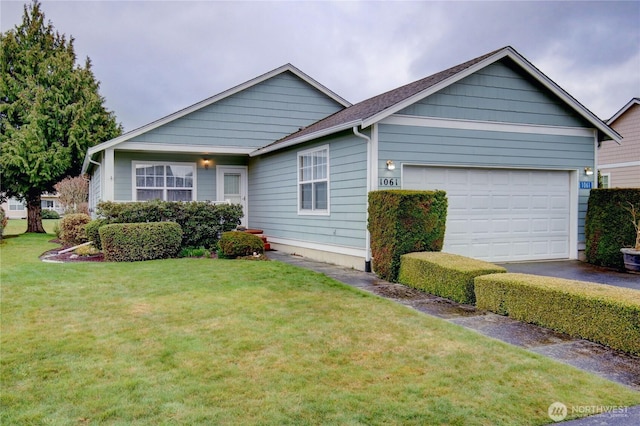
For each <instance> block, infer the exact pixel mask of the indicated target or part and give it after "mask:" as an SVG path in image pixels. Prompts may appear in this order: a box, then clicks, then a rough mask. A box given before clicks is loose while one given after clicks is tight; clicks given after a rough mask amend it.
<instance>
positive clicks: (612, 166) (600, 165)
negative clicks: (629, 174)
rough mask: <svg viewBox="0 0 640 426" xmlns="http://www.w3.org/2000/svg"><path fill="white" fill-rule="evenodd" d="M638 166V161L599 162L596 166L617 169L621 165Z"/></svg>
mask: <svg viewBox="0 0 640 426" xmlns="http://www.w3.org/2000/svg"><path fill="white" fill-rule="evenodd" d="M634 166H640V161H627V162H626V163H611V164H599V165H598V168H599V169H600V170H602V169H618V168H622V167H634Z"/></svg>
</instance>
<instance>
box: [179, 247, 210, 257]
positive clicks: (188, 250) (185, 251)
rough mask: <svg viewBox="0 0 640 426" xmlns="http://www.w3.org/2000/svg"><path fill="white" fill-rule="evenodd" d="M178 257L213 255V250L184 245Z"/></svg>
mask: <svg viewBox="0 0 640 426" xmlns="http://www.w3.org/2000/svg"><path fill="white" fill-rule="evenodd" d="M178 257H211V252H210V251H209V250H208V249H206V248H204V247H184V248H182V249H180V252H179V253H178Z"/></svg>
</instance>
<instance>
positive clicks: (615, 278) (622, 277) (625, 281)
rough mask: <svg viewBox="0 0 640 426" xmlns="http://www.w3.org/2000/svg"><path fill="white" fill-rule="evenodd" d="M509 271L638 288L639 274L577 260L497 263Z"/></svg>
mask: <svg viewBox="0 0 640 426" xmlns="http://www.w3.org/2000/svg"><path fill="white" fill-rule="evenodd" d="M499 265H500V266H503V267H505V268H506V269H507V271H509V272H517V273H521V274H532V275H546V276H550V277H559V278H567V279H570V280H578V281H590V282H594V283H600V284H609V285H614V286H618V287H627V288H633V289H635V290H640V274H627V273H624V272H617V271H615V270H612V269H608V268H603V267H599V266H594V265H591V264H589V263H586V262H581V261H579V260H557V261H543V262H513V263H499Z"/></svg>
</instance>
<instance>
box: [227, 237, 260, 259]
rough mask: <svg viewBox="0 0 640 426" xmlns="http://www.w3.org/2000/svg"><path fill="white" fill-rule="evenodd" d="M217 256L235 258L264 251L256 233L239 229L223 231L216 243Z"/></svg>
mask: <svg viewBox="0 0 640 426" xmlns="http://www.w3.org/2000/svg"><path fill="white" fill-rule="evenodd" d="M218 246H219V249H218V256H219V257H221V258H228V259H235V258H236V257H243V256H252V255H253V253H258V254H262V253H264V242H262V239H261V238H260V237H258V236H257V235H253V234H249V233H247V232H241V231H231V232H225V233H224V234H222V237H221V238H220V242H219V243H218Z"/></svg>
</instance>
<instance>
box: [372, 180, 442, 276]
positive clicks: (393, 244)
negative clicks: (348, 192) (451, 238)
mask: <svg viewBox="0 0 640 426" xmlns="http://www.w3.org/2000/svg"><path fill="white" fill-rule="evenodd" d="M446 218H447V198H446V193H445V192H444V191H408V190H388V191H373V192H370V193H369V223H368V229H369V232H370V233H371V253H372V256H373V269H374V271H375V273H376V274H377V275H378V276H379V277H380V278H382V279H384V280H387V281H391V282H396V281H397V280H398V271H399V270H400V256H402V255H403V254H406V253H412V252H419V251H440V250H442V244H443V242H444V230H445V222H446Z"/></svg>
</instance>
